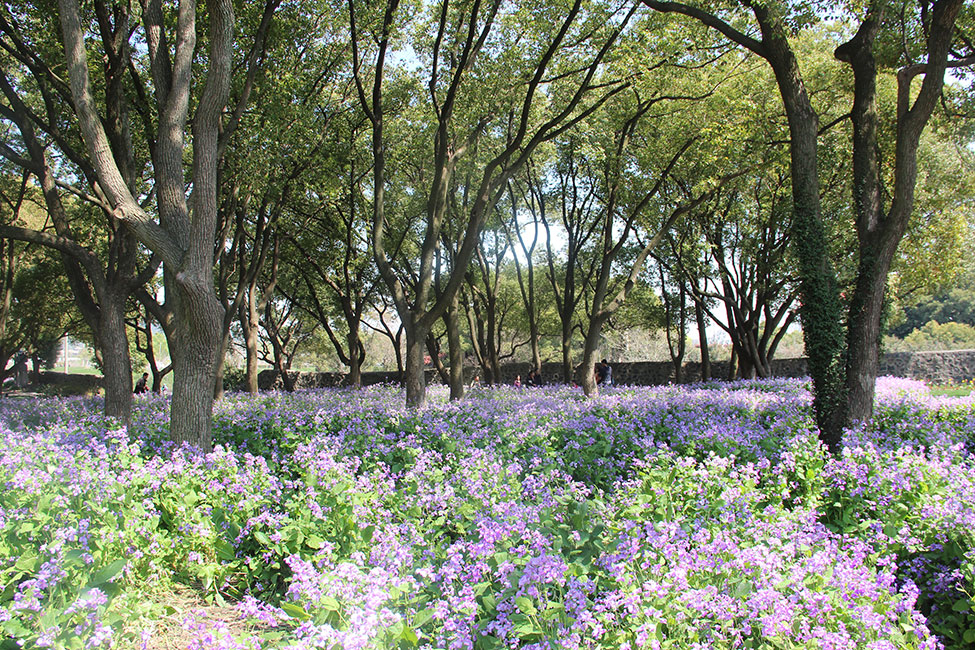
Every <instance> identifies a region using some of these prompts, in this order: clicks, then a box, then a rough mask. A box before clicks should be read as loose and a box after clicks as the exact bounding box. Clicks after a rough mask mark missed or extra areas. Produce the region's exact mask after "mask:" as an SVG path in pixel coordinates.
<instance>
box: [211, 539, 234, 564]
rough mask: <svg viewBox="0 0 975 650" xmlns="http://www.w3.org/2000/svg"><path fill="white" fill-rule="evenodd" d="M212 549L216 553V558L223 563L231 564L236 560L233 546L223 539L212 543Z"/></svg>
mask: <svg viewBox="0 0 975 650" xmlns="http://www.w3.org/2000/svg"><path fill="white" fill-rule="evenodd" d="M213 548H214V550H216V552H217V557H218V558H220V559H221V560H224V561H225V562H232V561H233V560H235V559H237V554H236V552H235V551H234V545H233V544H231V543H230V542H228V541H227V540H225V539H218V540H217V541H215V542H214V543H213Z"/></svg>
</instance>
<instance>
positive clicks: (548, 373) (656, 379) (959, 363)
mask: <svg viewBox="0 0 975 650" xmlns="http://www.w3.org/2000/svg"><path fill="white" fill-rule="evenodd" d="M610 365H611V366H612V367H613V381H614V383H617V384H632V385H639V386H659V385H663V384H669V383H672V382H673V381H674V367H673V364H671V363H670V362H668V361H634V362H629V363H623V362H620V363H611V364H610ZM711 365H712V368H711V376H712V378H713V379H725V378H727V376H728V363H727V362H726V361H724V362H715V363H713V364H711ZM528 370H529V364H527V363H512V364H507V365H505V366H504V367H503V368H502V380H503V382H504V383H506V384H511V383H513V382H514V380H515V377H516V376H519V375H520V376H521V379H522V381H524V380H525V377H527V376H528ZM772 371H773V374H774V375H775V376H776V377H804V376H806V374H807V373H808V370H807V366H806V359H804V358H798V359H775V360H773V361H772ZM478 374H479V369H476V368H469V369H465V372H464V376H465V377H466V378H467V381H468V383H470V382H471V381H473V379H474V377H475V376H476V375H478ZM880 374H881V375H891V376H895V377H908V378H911V379H920V380H923V381H926V382H928V383H930V384H951V383H955V384H957V383H961V382H963V381H966V380H969V379H975V350H950V351H944V352H891V353H888V354H886V355H884V356H883V357H882V358H881V360H880ZM561 375H562V368H561V365H560V364H556V363H547V364H543V365H542V378H543V381H544V382H545V383H558V382H560V381H561ZM294 376H295V386H296V388H299V389H301V388H316V387H323V386H341V385H343V384H345V383H346V381H345V375H344V374H342V373H334V372H332V373H329V372H320V373H309V372H299V373H294ZM682 380H683V382H684V383H693V382H696V381H700V380H701V364H699V363H687V364H684V368H683V377H682ZM397 381H398V378H397V376H396V373H395V372H366V373H363V374H362V383H363V384H365V385H370V384H379V383H397ZM439 381H440V377H439V376H438V375H437V373H436V371H434V370H428V371H427V383H428V384H429V383H439ZM258 383H259V385H260V388H261V390H276V389H280V388H281V387H282V384H281V380H280V378H279V377H278V374H277V371H275V370H264V371H262V372H261V373H260V375H259V377H258Z"/></svg>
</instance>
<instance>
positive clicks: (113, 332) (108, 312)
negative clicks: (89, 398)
mask: <svg viewBox="0 0 975 650" xmlns="http://www.w3.org/2000/svg"><path fill="white" fill-rule="evenodd" d="M110 293H111V297H110V298H109V297H107V296H102V298H101V305H100V306H101V309H100V310H99V311H100V316H101V319H100V323H99V328H98V331H97V332H96V334H97V336H98V346H99V348H100V349H101V351H102V375H103V380H104V387H105V415H107V416H109V417H114V418H118V419H119V420H120V421H122V422H124V423H126V424H128V423H129V420H130V418H131V416H132V360H131V358H130V356H129V339H128V336H127V335H126V331H125V298H126V297H125V296H120V295H117V294H115V293H114V292H110Z"/></svg>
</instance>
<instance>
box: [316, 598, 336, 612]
mask: <svg viewBox="0 0 975 650" xmlns="http://www.w3.org/2000/svg"><path fill="white" fill-rule="evenodd" d="M318 604H319V605H321V606H322V609H324V610H325V611H328V612H337V611H339V601H337V600H335V599H334V598H332V597H331V596H322V599H321V601H320V602H319V603H318Z"/></svg>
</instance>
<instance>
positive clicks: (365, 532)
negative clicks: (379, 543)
mask: <svg viewBox="0 0 975 650" xmlns="http://www.w3.org/2000/svg"><path fill="white" fill-rule="evenodd" d="M375 532H376V527H375V526H366V527H365V528H363V529H362V530H361V531H360V533H359V534H360V535H362V541H364V542H366V543H367V544H368V543H369V542H371V541H372V535H373V533H375Z"/></svg>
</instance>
